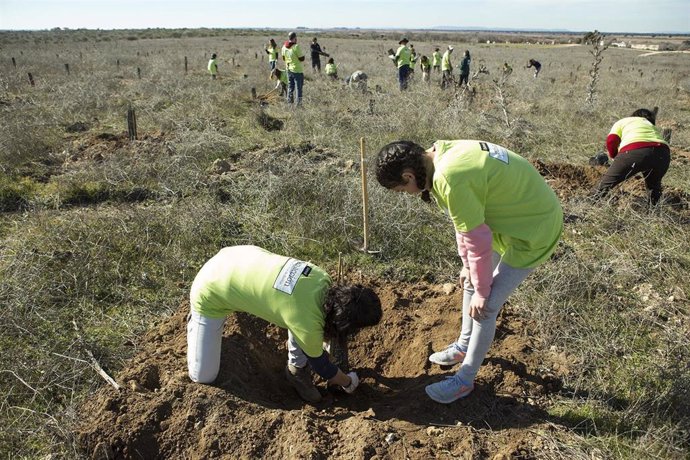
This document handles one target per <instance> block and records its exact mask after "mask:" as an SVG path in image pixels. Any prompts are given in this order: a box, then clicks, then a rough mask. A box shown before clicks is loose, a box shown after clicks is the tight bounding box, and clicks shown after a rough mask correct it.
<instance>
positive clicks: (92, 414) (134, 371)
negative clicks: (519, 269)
mask: <svg viewBox="0 0 690 460" xmlns="http://www.w3.org/2000/svg"><path fill="white" fill-rule="evenodd" d="M372 284H373V285H374V287H375V288H376V289H377V291H378V292H379V294H380V296H381V299H382V301H383V306H384V317H383V320H382V322H381V324H380V325H379V326H377V327H375V328H372V329H371V330H367V331H362V332H361V333H360V334H358V335H357V336H356V337H355V338H353V339H352V340H351V341H350V350H349V361H350V365H351V366H352V367H353V368H354V369H355V370H356V371H357V372H358V374H359V375H360V377H361V379H362V384H361V386H360V388H358V390H357V392H356V393H355V394H354V395H345V394H341V393H328V392H327V390H326V389H325V388H323V383H320V385H321V387H322V392H323V393H324V394H326V397H325V398H324V401H323V402H322V403H320V404H319V405H317V406H312V405H308V404H307V403H304V402H303V401H302V400H300V399H299V397H298V396H297V394H296V393H295V392H294V390H293V389H292V388H290V387H288V386H287V384H286V381H285V380H284V377H283V369H284V366H285V356H286V350H285V340H286V333H285V331H283V330H281V329H278V328H276V327H274V326H271V325H269V324H267V323H266V322H264V321H262V320H259V319H256V318H253V317H249V316H246V315H234V316H231V317H230V318H229V319H228V321H227V322H226V325H225V332H224V336H223V345H222V358H221V359H222V361H221V371H220V375H219V377H218V379H217V380H216V382H215V383H214V384H213V385H200V384H194V383H192V382H191V381H190V380H189V379H188V377H187V375H186V357H185V353H186V336H185V334H186V331H185V316H186V314H187V311H188V305H184V304H183V305H182V306H181V307H180V309H179V311H178V312H177V313H176V314H175V315H173V316H172V317H170V318H168V319H166V320H164V321H163V322H162V323H161V324H160V325H158V326H157V327H156V328H154V329H152V330H151V331H149V333H148V334H147V336H146V337H145V338H144V339H143V340H142V344H141V346H142V348H141V352H140V353H139V354H138V355H137V356H135V357H134V358H133V359H132V360H131V362H130V363H129V364H128V365H127V366H125V369H124V370H123V371H122V372H121V373H120V374H119V375H117V376H116V378H117V380H118V381H119V382H121V383H123V384H124V387H123V389H122V390H120V391H116V390H114V389H113V388H111V387H105V386H104V387H103V388H101V389H100V390H98V391H97V392H96V393H95V394H94V395H93V397H91V398H90V399H89V400H87V401H86V402H85V404H84V405H83V407H81V409H80V415H79V417H78V419H79V420H80V423H79V426H77V427H76V428H75V431H76V433H75V434H76V439H77V441H78V443H79V445H80V446H81V447H82V448H83V450H84V451H85V452H86V453H87V455H89V456H90V457H91V458H94V459H106V458H108V459H121V458H122V459H124V458H143V459H156V458H160V459H170V458H189V459H205V458H308V459H319V458H347V459H353V458H354V459H384V458H390V459H398V458H411V459H426V458H440V457H442V458H496V459H508V458H511V456H514V457H519V458H535V457H538V458H544V457H551V458H554V453H553V451H552V449H554V446H553V442H552V441H550V442H548V441H546V440H545V439H546V438H544V437H542V436H541V435H540V433H541V434H543V433H545V432H549V436H548V438H549V439H551V440H553V439H554V438H563V439H564V438H567V437H568V436H569V435H568V433H567V432H566V431H564V430H563V431H561V427H560V425H558V420H553V419H552V418H551V417H550V416H549V415H548V414H547V413H546V411H545V407H546V405H547V404H548V398H549V395H550V394H551V393H555V392H557V391H558V390H559V389H560V379H559V375H562V373H563V372H567V368H565V367H563V366H562V364H561V365H560V366H559V365H558V364H557V363H556V362H561V363H564V362H565V363H567V362H568V360H567V357H564V356H556V355H553V353H551V354H550V353H545V352H540V351H539V350H538V349H537V343H536V341H535V340H534V338H533V337H534V336H535V334H534V332H535V331H534V330H533V325H532V324H530V323H528V322H526V321H525V320H523V319H521V318H520V317H519V316H518V315H517V314H515V313H514V310H513V309H512V307H511V306H510V305H508V306H507V307H506V308H505V309H504V311H503V313H502V314H501V318H500V319H499V326H498V330H497V334H496V340H495V342H494V344H493V346H492V348H491V352H490V355H489V356H488V358H487V360H486V361H485V364H484V366H483V367H482V370H481V371H480V374H479V377H478V380H477V382H476V389H475V391H474V393H473V394H472V395H470V396H469V397H468V398H467V399H464V400H460V401H458V402H456V403H453V404H450V405H441V404H438V403H435V402H433V401H431V400H430V399H429V398H428V397H427V396H426V394H425V392H424V386H425V385H427V384H429V383H432V382H435V381H438V380H440V379H442V378H443V376H445V375H451V374H452V372H454V370H455V369H453V370H443V369H441V368H439V367H438V366H435V365H431V363H429V361H428V360H427V357H428V355H429V353H430V352H431V350H433V349H439V348H441V347H444V346H445V345H446V344H447V343H449V342H451V341H452V340H454V339H455V338H456V337H457V335H458V332H459V324H460V316H461V309H460V307H459V305H460V292H459V291H457V290H456V291H455V292H452V293H449V294H448V293H447V292H448V290H449V289H448V287H446V289H443V288H442V287H441V286H437V285H430V284H423V283H422V284H415V285H405V284H395V285H390V284H388V285H387V284H383V283H382V282H373V283H372Z"/></svg>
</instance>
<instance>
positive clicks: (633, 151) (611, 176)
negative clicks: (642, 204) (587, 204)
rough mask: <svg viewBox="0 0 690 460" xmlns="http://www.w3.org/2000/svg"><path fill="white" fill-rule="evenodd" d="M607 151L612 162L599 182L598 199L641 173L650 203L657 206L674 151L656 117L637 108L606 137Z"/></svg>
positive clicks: (614, 126) (615, 124)
mask: <svg viewBox="0 0 690 460" xmlns="http://www.w3.org/2000/svg"><path fill="white" fill-rule="evenodd" d="M606 150H607V151H608V155H609V158H611V159H612V160H613V163H612V164H611V166H610V167H609V169H608V170H607V171H606V173H605V174H604V177H602V178H601V181H600V182H599V186H598V187H597V192H596V194H597V196H599V197H603V196H605V195H606V194H607V193H608V192H609V190H611V189H612V188H613V187H615V186H616V185H618V184H620V183H621V182H623V181H625V180H627V179H629V178H631V177H634V176H635V175H636V174H638V173H641V174H642V175H643V176H644V182H645V185H646V187H647V193H648V196H649V202H650V204H652V205H655V204H657V203H658V202H659V199H660V198H661V193H662V187H661V179H662V178H663V177H664V175H665V174H666V172H667V171H668V168H669V165H670V164H671V150H670V149H669V146H668V143H667V142H666V140H664V138H663V136H662V134H661V132H660V130H659V128H657V127H656V114H655V113H654V112H652V111H651V110H647V109H638V110H635V111H634V112H633V113H632V115H631V116H629V117H626V118H623V119H621V120H618V121H617V122H616V123H614V125H613V127H611V131H610V133H609V135H608V137H607V138H606Z"/></svg>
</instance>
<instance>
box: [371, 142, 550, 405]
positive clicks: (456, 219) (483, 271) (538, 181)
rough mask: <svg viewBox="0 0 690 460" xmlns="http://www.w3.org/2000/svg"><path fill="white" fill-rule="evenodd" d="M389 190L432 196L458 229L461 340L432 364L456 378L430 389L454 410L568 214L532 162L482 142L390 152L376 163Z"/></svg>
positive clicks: (400, 147) (401, 145) (393, 146)
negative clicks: (504, 311)
mask: <svg viewBox="0 0 690 460" xmlns="http://www.w3.org/2000/svg"><path fill="white" fill-rule="evenodd" d="M376 178H377V180H378V182H379V183H380V184H381V185H383V186H384V187H386V188H388V189H390V190H393V191H397V192H405V193H409V194H413V195H421V197H422V199H424V200H425V201H431V196H433V197H434V199H435V201H436V203H437V204H438V206H439V207H440V208H441V209H442V210H444V211H445V212H447V213H448V215H449V216H450V218H451V220H452V222H453V226H454V229H455V235H456V240H457V244H458V253H459V255H460V258H461V259H462V264H463V268H462V271H461V272H460V280H459V281H460V284H461V285H462V287H463V289H464V295H463V303H462V326H461V332H460V336H459V337H458V339H457V340H456V341H454V342H453V343H451V344H450V345H449V346H448V347H447V348H445V349H444V350H441V351H438V352H436V353H433V354H432V355H431V356H430V357H429V361H431V362H433V363H436V364H439V365H446V366H452V365H456V364H460V369H459V370H458V372H457V373H456V374H455V375H453V376H450V377H446V378H445V379H444V380H442V381H440V382H436V383H433V384H431V385H428V386H427V387H426V393H427V395H428V396H429V397H430V398H431V399H433V400H434V401H437V402H440V403H444V404H448V403H451V402H453V401H455V400H457V399H459V398H463V397H465V396H467V395H469V394H470V393H471V392H472V390H473V389H474V380H475V377H476V376H477V373H478V372H479V367H480V366H481V364H482V361H483V360H484V358H485V356H486V354H487V352H488V350H489V348H490V346H491V342H492V341H493V339H494V334H495V332H496V317H497V316H498V313H499V311H500V310H501V307H502V306H503V304H504V303H505V301H506V300H507V299H508V297H509V296H510V295H511V294H512V293H513V291H515V289H517V287H518V286H519V285H520V283H522V282H523V281H524V280H525V278H527V277H528V276H529V274H530V273H532V271H534V269H535V268H536V267H537V266H539V265H540V264H542V263H544V262H546V261H547V260H548V259H549V258H550V257H551V254H552V253H553V252H554V250H555V249H556V246H557V245H558V241H559V239H560V235H561V232H562V229H563V213H562V210H561V205H560V203H559V202H558V198H557V197H556V194H555V193H554V192H553V190H551V188H550V187H549V186H548V184H547V183H546V182H545V181H544V178H543V177H542V176H541V175H540V174H539V172H538V171H537V170H536V169H535V168H534V166H532V165H531V164H530V163H529V162H528V161H527V160H526V159H524V158H523V157H521V156H519V155H517V154H516V153H513V152H511V151H510V150H508V149H506V148H505V147H501V146H500V145H496V144H492V143H490V142H483V141H476V140H441V141H436V142H435V143H434V144H433V145H432V146H431V147H430V148H429V149H426V150H425V149H424V148H422V147H421V146H419V145H417V144H415V143H413V142H409V141H397V142H392V143H390V144H388V145H386V146H384V147H383V148H382V149H381V150H380V152H379V154H378V157H377V161H376Z"/></svg>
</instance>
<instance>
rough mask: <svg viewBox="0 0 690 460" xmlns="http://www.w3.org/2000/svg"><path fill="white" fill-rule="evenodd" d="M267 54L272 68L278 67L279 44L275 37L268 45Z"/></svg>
mask: <svg viewBox="0 0 690 460" xmlns="http://www.w3.org/2000/svg"><path fill="white" fill-rule="evenodd" d="M266 54H268V66H269V67H270V68H271V70H273V69H275V68H276V62H277V61H278V44H277V43H276V41H275V40H274V39H271V40H270V41H269V42H268V46H266Z"/></svg>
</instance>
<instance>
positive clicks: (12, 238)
mask: <svg viewBox="0 0 690 460" xmlns="http://www.w3.org/2000/svg"><path fill="white" fill-rule="evenodd" d="M188 35H191V34H185V35H181V36H180V37H178V38H174V37H168V38H143V37H144V35H143V34H142V33H135V32H132V33H130V34H125V33H115V32H113V33H112V34H110V35H109V34H107V33H103V32H93V33H87V32H79V33H77V32H75V33H73V34H70V33H57V32H55V33H40V34H39V33H36V34H33V35H32V34H30V33H22V34H15V35H13V34H10V33H3V34H2V35H0V113H1V114H2V116H1V117H0V211H1V212H0V279H2V282H1V283H0V302H1V303H2V305H3V308H2V310H0V347H1V348H2V349H3V353H2V354H1V355H0V388H2V391H1V392H0V395H2V396H1V397H0V398H1V399H0V423H1V424H2V426H3V427H4V428H3V430H2V431H1V432H0V456H2V457H7V458H73V457H75V456H78V455H80V453H79V452H78V449H77V446H76V445H75V443H74V439H73V436H72V434H71V431H70V426H71V424H72V423H73V422H74V418H75V413H76V412H75V408H76V407H77V405H78V404H79V403H80V402H81V401H82V400H83V398H85V397H86V396H87V395H88V394H89V393H90V392H92V391H93V390H94V389H95V388H97V387H99V386H101V385H102V384H103V382H102V380H101V379H100V378H99V377H98V375H97V374H96V373H95V372H94V371H93V369H92V368H91V366H90V364H89V361H88V356H87V354H86V351H85V350H87V349H88V350H90V351H91V352H92V353H93V354H94V356H95V357H96V358H97V360H98V361H99V362H100V363H101V365H102V366H103V367H104V368H106V369H107V370H108V371H109V372H111V373H114V374H117V372H118V370H120V369H122V368H123V366H125V365H126V362H127V358H128V357H130V356H132V355H133V354H134V353H135V352H136V351H137V349H138V347H139V346H140V344H139V343H138V342H137V338H138V337H140V336H141V334H142V332H143V331H145V330H147V329H148V328H150V327H151V326H152V325H153V324H156V323H157V322H158V321H159V320H161V319H162V318H164V317H167V316H168V315H170V314H171V313H172V312H173V311H174V310H175V309H177V307H178V305H179V303H180V301H181V299H184V298H185V296H186V295H187V293H188V289H189V286H190V283H191V280H192V279H193V277H194V275H195V273H196V271H197V270H198V269H199V267H200V266H201V265H202V264H203V262H204V261H205V260H206V259H207V258H209V257H210V256H211V255H213V254H214V253H215V252H216V251H217V250H218V249H219V248H220V247H223V246H227V245H234V244H248V243H251V244H257V245H260V246H263V247H266V248H267V249H269V250H272V251H275V252H279V253H284V254H290V255H292V256H294V257H299V258H305V259H309V260H313V261H315V262H317V263H318V264H319V265H321V266H323V267H325V268H328V269H330V270H333V269H334V268H335V266H336V263H337V258H338V253H339V252H343V253H344V256H345V259H346V264H347V266H348V267H349V268H350V269H351V270H359V271H361V272H362V273H364V274H366V275H367V276H374V277H378V278H381V279H383V280H387V281H389V282H391V283H395V282H396V281H401V280H405V281H414V280H418V279H424V280H426V281H431V282H435V283H444V282H449V281H454V280H455V278H456V277H457V275H458V273H459V268H460V262H459V260H458V257H457V255H456V251H455V243H454V238H453V232H452V229H451V224H450V223H449V222H448V221H447V219H446V218H445V216H444V215H442V214H441V213H440V212H438V211H437V210H436V209H435V208H433V207H429V206H424V205H422V204H421V203H418V200H413V199H410V198H408V197H404V196H399V195H398V194H392V193H389V192H387V191H385V190H383V189H382V188H381V187H379V186H378V184H375V183H373V181H372V183H371V184H370V200H371V202H370V208H371V228H370V240H371V246H372V247H374V248H375V249H380V250H381V255H380V256H378V257H369V256H364V255H362V254H360V253H359V252H357V251H356V250H354V249H353V244H352V242H353V241H355V242H356V241H358V240H359V239H360V238H361V226H362V217H361V198H360V195H359V187H360V185H359V177H360V176H359V139H360V138H361V137H364V138H365V139H366V145H367V149H368V150H367V151H368V155H369V157H370V158H371V156H372V155H373V154H374V153H375V152H376V151H377V150H378V148H379V147H380V146H382V145H384V144H385V143H387V142H390V141H392V140H397V139H401V138H404V139H410V140H414V141H416V142H419V143H421V144H422V145H429V144H430V143H432V142H433V141H435V140H437V139H460V138H467V139H484V140H488V141H492V142H495V143H497V144H502V145H504V146H506V147H508V148H510V149H511V150H513V151H515V152H517V153H520V154H521V155H523V156H525V157H527V158H530V159H532V160H535V161H536V160H541V161H544V162H547V163H550V164H551V163H566V164H571V165H575V166H578V167H584V166H585V165H586V164H587V161H588V158H589V157H590V156H592V155H594V154H595V153H596V152H598V151H601V150H602V149H603V148H604V139H605V137H606V134H607V133H608V130H609V128H610V126H611V125H612V124H613V123H614V122H615V121H616V120H617V119H619V118H621V117H623V116H627V115H628V114H630V113H631V112H632V111H633V110H635V109H637V108H639V107H647V108H651V107H653V106H658V107H659V108H660V112H659V117H658V120H659V121H658V124H659V125H660V126H661V127H665V128H671V129H673V139H672V154H673V161H672V165H671V169H670V170H669V173H668V174H667V176H666V178H665V181H664V182H665V185H666V187H667V189H668V190H670V191H673V192H674V193H675V195H674V196H676V197H680V198H678V200H679V201H678V202H677V203H675V204H676V205H678V206H676V208H674V207H672V206H671V205H670V204H666V205H664V206H662V207H661V208H660V209H658V210H655V211H654V212H649V211H648V210H647V209H645V208H644V206H642V205H641V204H640V202H641V199H636V198H639V197H640V196H641V194H642V191H641V189H640V186H639V183H638V184H637V185H638V187H637V188H635V187H630V188H629V189H626V192H625V193H624V196H623V199H620V200H616V199H612V200H610V201H608V202H603V203H599V204H597V205H592V203H591V202H589V201H588V200H586V199H585V197H586V190H584V189H583V187H582V186H580V187H579V189H578V187H577V183H576V181H574V182H573V184H571V186H572V187H571V188H572V189H574V190H576V191H575V192H574V193H566V194H564V195H562V197H563V207H564V209H565V212H566V215H567V216H568V219H567V223H566V231H565V233H564V235H563V241H562V244H561V247H560V248H559V250H558V251H557V254H556V256H557V257H555V258H554V260H553V261H551V262H550V263H548V264H546V265H544V266H543V267H541V268H540V269H539V270H538V271H537V272H536V274H535V275H534V276H532V277H531V278H530V279H529V280H528V281H527V282H526V283H525V284H524V285H523V286H522V287H521V288H520V290H519V291H518V293H517V294H516V295H515V303H520V304H522V305H529V306H530V307H529V308H525V309H524V310H523V311H521V314H522V315H524V316H525V317H527V318H530V319H532V320H534V321H536V322H537V324H538V325H539V328H538V330H539V331H540V334H539V341H540V343H542V344H543V349H544V350H545V352H553V353H563V356H565V357H566V359H567V361H568V365H569V367H570V372H569V373H568V376H567V377H566V378H565V380H564V382H563V387H564V388H566V389H567V390H568V391H566V392H563V393H562V394H561V395H559V397H558V398H555V399H554V401H553V403H552V404H551V405H550V406H549V408H548V410H549V413H551V414H554V415H557V416H559V417H561V418H562V419H563V420H566V421H567V428H568V429H569V430H570V431H572V433H573V434H574V435H575V436H576V439H577V442H576V443H575V444H573V445H569V446H567V448H568V449H570V450H568V452H573V453H577V455H581V456H582V457H583V458H584V457H586V458H592V457H599V458H629V459H634V458H687V456H688V455H690V431H689V428H688V426H690V418H689V415H688V414H690V365H689V364H688V363H689V362H690V360H688V357H687V354H688V350H690V311H689V308H690V301H689V300H688V298H687V296H690V285H689V284H688V276H687V273H688V269H690V250H688V247H687V241H688V239H689V238H690V232H689V230H688V223H689V221H688V210H687V206H688V201H687V197H688V193H690V174H689V173H688V171H689V169H690V166H689V162H690V153H688V152H689V151H690V130H688V126H690V109H689V107H690V54H659V55H653V56H645V57H640V56H639V55H640V54H641V52H637V51H633V50H628V49H614V48H610V49H608V50H607V51H606V52H605V53H604V61H603V63H602V65H601V73H600V75H599V78H600V79H599V83H598V86H597V88H596V91H597V92H596V98H595V102H594V103H593V104H586V103H585V100H586V97H587V90H586V88H587V84H588V82H589V80H590V75H589V69H590V67H591V62H592V57H591V55H590V53H589V48H588V47H586V46H559V45H555V46H551V45H548V46H547V45H527V44H477V43H476V40H474V41H472V42H471V43H470V42H467V41H466V40H468V35H466V34H465V35H458V36H457V37H454V36H453V35H452V34H446V35H444V36H443V39H444V40H443V41H438V42H433V41H424V40H431V39H434V37H433V36H429V35H428V34H425V35H420V37H415V36H414V34H411V35H410V37H409V38H410V39H411V41H412V43H413V44H414V45H415V48H416V49H417V50H418V52H420V53H422V54H426V55H430V54H431V52H432V51H433V47H434V46H440V47H441V48H443V47H445V46H447V45H448V44H452V45H453V46H454V47H455V55H454V58H455V59H454V61H455V62H456V63H457V61H458V60H459V59H460V56H461V55H462V51H463V50H465V49H469V50H470V52H471V53H472V57H473V60H472V73H474V72H475V71H476V70H478V69H479V68H480V66H482V65H483V66H485V67H486V69H487V70H488V71H489V74H479V75H478V76H477V78H476V79H475V80H473V81H472V82H471V83H472V87H473V91H465V92H455V91H445V92H442V91H441V90H440V88H439V85H438V81H439V76H438V75H434V76H433V81H432V84H431V85H426V84H423V83H422V82H421V78H420V77H421V76H420V75H418V77H417V81H415V82H413V84H412V86H411V89H410V90H409V91H407V92H404V93H400V92H399V91H398V89H397V81H396V72H395V68H394V67H393V65H392V63H391V62H390V60H389V59H388V58H387V56H386V50H388V49H389V48H395V47H396V46H397V45H396V43H397V40H395V39H393V38H392V37H390V36H385V37H383V38H376V37H375V36H371V35H370V34H367V35H365V36H362V37H352V36H349V35H348V34H345V33H343V34H342V35H337V34H331V35H329V36H325V37H323V38H321V39H320V43H321V45H322V46H325V49H326V51H327V52H328V53H331V56H333V57H334V58H335V61H336V63H337V64H338V65H339V75H340V77H341V78H344V77H345V76H347V75H349V74H350V73H351V72H353V71H355V70H363V71H365V72H366V73H367V74H368V76H369V88H370V90H371V91H370V92H369V93H367V94H362V93H360V92H356V91H353V90H350V89H349V88H346V87H344V86H343V84H342V83H341V82H333V81H330V80H326V79H325V78H323V77H320V76H318V75H315V74H313V73H312V72H311V69H309V68H308V67H309V66H308V63H307V65H306V66H305V67H307V68H306V71H305V74H306V81H305V89H304V91H305V98H304V105H303V107H302V108H300V109H297V110H295V109H291V108H289V107H287V106H286V105H285V104H283V103H282V102H278V103H274V104H270V105H269V106H267V107H265V108H261V107H260V106H259V104H258V103H257V102H256V101H255V100H252V97H251V89H252V88H255V89H256V91H257V93H258V94H260V95H261V94H264V93H267V92H268V91H269V90H270V89H272V87H273V84H272V82H270V81H269V80H268V64H267V62H266V61H265V57H264V54H262V53H263V51H262V49H263V45H264V43H265V42H267V40H268V38H270V36H268V35H262V34H259V33H249V32H248V33H242V32H232V33H231V32H230V31H226V32H224V33H219V34H217V36H205V37H200V36H188ZM283 35H284V34H282V33H281V34H280V36H277V35H276V36H275V38H276V41H278V42H280V41H282V36H283ZM417 38H418V39H419V40H420V41H416V39H417ZM453 38H457V41H454V40H453ZM437 39H438V37H437ZM308 40H309V37H307V36H300V43H301V44H302V46H303V47H305V48H307V47H308ZM213 52H217V53H218V54H219V58H220V64H219V71H220V79H218V80H216V81H211V80H210V78H209V77H208V75H207V74H206V72H205V67H206V62H207V60H208V58H209V56H210V54H211V53H213ZM185 57H186V58H187V62H188V69H189V70H188V72H187V73H185V71H184V62H185ZM13 58H14V61H15V63H16V67H15V66H14V65H13V64H12V59H13ZM529 58H535V59H537V60H539V61H541V63H542V64H543V66H544V67H543V69H542V73H541V74H540V75H539V77H538V78H536V79H534V78H532V71H531V69H526V68H524V66H525V65H526V63H527V60H528V59H529ZM307 60H308V59H307ZM504 62H508V63H509V64H511V65H512V67H513V68H514V71H513V73H512V74H511V75H510V76H509V77H508V78H507V79H505V80H501V79H500V78H499V77H500V75H501V73H500V68H501V67H502V66H503V63H504ZM65 64H69V69H70V71H69V73H68V72H67V71H66V68H65ZM281 64H282V63H281ZM137 68H138V69H140V74H141V78H138V72H137ZM417 72H418V74H419V73H420V71H419V69H417ZM28 73H31V74H32V76H33V78H34V81H35V86H31V85H30V84H29V81H28V75H27V74H28ZM498 91H500V92H501V94H502V96H503V97H502V100H500V99H499V98H498V97H497V95H498ZM130 106H131V107H133V108H135V110H136V113H137V120H138V132H139V140H137V141H135V142H130V141H129V140H128V139H127V135H126V122H125V114H126V111H127V108H128V107H130ZM267 116H268V117H269V118H271V119H273V118H275V119H278V120H280V121H282V122H283V127H282V129H281V130H273V131H268V130H266V129H265V127H264V126H263V125H262V120H266V117H267ZM77 123H80V124H82V126H81V127H80V126H76V125H75V124H77ZM80 128H81V129H80ZM218 159H220V160H224V162H223V163H218V162H216V160H218ZM214 162H215V163H214ZM223 172H225V173H223ZM370 179H373V177H371V175H370ZM575 179H577V178H573V180H575ZM619 195H620V194H614V196H619ZM626 197H627V198H626ZM630 197H632V198H630ZM628 198H629V199H628ZM683 207H685V209H683ZM678 209H680V211H679V210H678ZM73 322H74V323H77V324H78V325H79V327H80V331H79V332H78V331H76V330H75V328H74V325H73ZM49 454H53V455H54V457H45V456H46V455H49ZM573 455H575V454H573Z"/></svg>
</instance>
